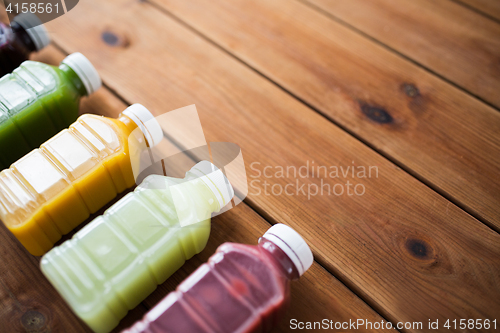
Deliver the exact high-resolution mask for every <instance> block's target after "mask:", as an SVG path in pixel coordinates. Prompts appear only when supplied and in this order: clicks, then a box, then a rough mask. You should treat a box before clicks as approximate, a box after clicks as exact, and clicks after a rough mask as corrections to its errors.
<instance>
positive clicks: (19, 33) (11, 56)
mask: <svg viewBox="0 0 500 333" xmlns="http://www.w3.org/2000/svg"><path fill="white" fill-rule="evenodd" d="M49 43H50V38H49V34H48V33H47V30H46V29H45V27H44V26H43V24H42V22H41V21H40V19H39V18H38V17H37V16H36V15H34V14H31V13H26V14H19V15H17V16H16V17H15V18H14V20H12V24H11V25H10V27H9V26H7V25H5V24H3V23H1V22H0V77H2V76H4V75H6V74H8V73H11V72H12V71H13V70H14V69H16V68H17V67H18V66H19V65H20V64H21V63H22V62H23V61H26V60H28V58H29V56H30V54H31V53H32V52H36V51H40V50H41V49H43V48H44V47H46V46H47V45H49Z"/></svg>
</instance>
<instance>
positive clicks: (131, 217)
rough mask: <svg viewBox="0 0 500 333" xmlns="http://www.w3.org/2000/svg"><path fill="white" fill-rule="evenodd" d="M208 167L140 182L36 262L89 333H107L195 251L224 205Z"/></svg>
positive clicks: (228, 190)
mask: <svg viewBox="0 0 500 333" xmlns="http://www.w3.org/2000/svg"><path fill="white" fill-rule="evenodd" d="M233 193H234V192H233V190H232V187H231V185H229V182H228V181H227V179H226V177H225V176H224V174H223V173H222V171H220V170H218V169H216V167H215V166H214V165H213V164H211V163H210V162H208V161H202V162H200V163H198V164H196V165H195V166H194V167H193V168H191V170H189V171H188V172H187V173H186V177H185V178H184V179H177V178H170V177H164V176H158V175H152V176H148V177H147V178H146V179H145V180H144V181H143V183H141V185H139V186H138V187H137V188H136V189H135V191H134V192H132V193H129V194H127V195H126V196H125V197H123V198H122V199H121V200H120V201H118V202H117V203H115V204H114V205H113V206H111V208H109V209H108V210H106V212H105V213H104V215H102V216H99V217H97V218H96V219H94V220H93V221H92V222H90V223H89V224H88V225H86V226H85V227H84V228H82V229H81V230H80V231H78V232H77V233H76V234H75V235H74V236H73V238H72V239H71V240H68V241H66V242H64V243H63V244H62V245H61V246H58V247H55V248H54V249H52V250H51V251H50V252H48V253H47V254H46V255H45V256H43V258H42V261H41V268H42V272H43V274H45V276H46V277H47V278H48V279H49V281H50V282H51V283H52V285H53V286H54V287H55V288H56V289H57V290H58V291H59V293H60V294H61V295H62V297H63V298H64V299H65V300H66V302H68V304H69V305H70V306H71V308H72V309H73V311H74V312H75V313H76V314H77V315H78V316H79V317H80V318H81V319H82V320H83V321H84V322H85V323H87V325H88V326H90V328H92V329H93V330H94V331H95V332H108V331H110V330H111V329H113V328H114V327H115V326H116V325H118V322H119V321H120V320H121V319H122V318H123V317H124V316H125V315H126V314H127V312H128V310H130V309H132V308H134V307H135V306H137V305H138V304H139V303H140V302H141V301H143V300H144V299H145V298H146V297H147V296H148V295H149V294H150V293H151V292H152V291H153V290H155V288H156V287H157V285H159V284H161V283H163V282H164V281H165V280H166V279H167V278H168V277H169V276H170V275H172V274H173V273H174V272H175V271H176V270H178V269H179V268H180V267H181V266H182V265H183V264H184V262H185V261H186V260H187V259H189V258H191V257H192V256H193V255H195V254H197V253H199V252H201V250H203V248H204V247H205V245H206V243H207V240H208V236H209V234H210V217H211V213H212V212H218V211H219V210H220V209H221V208H222V207H224V206H225V205H226V204H227V203H228V202H229V201H230V200H231V198H232V196H233Z"/></svg>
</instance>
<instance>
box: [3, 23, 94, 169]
mask: <svg viewBox="0 0 500 333" xmlns="http://www.w3.org/2000/svg"><path fill="white" fill-rule="evenodd" d="M37 28H38V27H37ZM100 86H101V79H100V78H99V74H98V73H97V71H96V70H95V68H94V67H93V66H92V64H91V63H90V62H89V61H88V60H87V58H85V57H84V56H83V55H82V54H81V53H73V54H71V55H70V56H68V57H67V58H66V59H64V60H63V61H62V63H61V65H60V66H59V67H54V66H50V65H46V64H43V63H39V62H34V61H25V62H24V63H22V64H21V66H20V67H19V68H18V69H16V70H15V71H14V72H13V73H12V74H7V75H5V76H4V77H2V78H1V79H0V168H1V169H4V168H7V167H9V166H10V164H11V163H13V162H14V161H16V160H17V159H19V158H21V157H22V156H24V155H25V154H27V153H28V152H30V151H31V150H33V149H35V148H37V147H39V146H40V145H41V144H42V143H43V142H45V141H47V140H48V139H50V138H51V137H52V136H53V135H55V134H57V133H58V132H59V131H60V130H62V129H64V128H67V127H68V126H69V125H70V124H71V123H73V122H74V121H75V120H76V118H78V109H79V102H80V98H81V97H82V96H84V95H90V94H91V93H93V92H94V91H95V90H97V89H99V87H100Z"/></svg>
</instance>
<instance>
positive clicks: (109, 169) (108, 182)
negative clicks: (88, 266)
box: [0, 104, 163, 256]
mask: <svg viewBox="0 0 500 333" xmlns="http://www.w3.org/2000/svg"><path fill="white" fill-rule="evenodd" d="M150 120H152V121H150ZM144 124H146V126H145V125H144ZM137 127H139V128H141V130H142V133H144V137H142V138H139V139H138V140H129V136H130V134H131V133H132V131H133V130H134V129H136V128H137ZM139 133H141V132H139ZM162 137H163V132H162V130H161V128H160V125H159V124H158V123H157V122H156V121H155V120H154V117H153V115H152V114H151V113H150V112H149V111H148V110H147V109H146V108H145V107H143V106H142V105H140V104H134V105H132V106H131V107H129V108H127V109H126V110H125V111H124V112H123V113H122V114H120V115H119V117H118V119H110V118H105V117H102V116H96V115H91V114H85V115H83V116H81V117H79V118H78V120H77V121H76V122H75V123H74V124H72V125H71V126H70V128H69V129H65V130H63V131H61V132H60V133H59V134H57V135H56V136H54V137H53V138H52V139H50V140H49V141H47V142H45V143H44V144H42V146H41V147H40V149H35V150H33V151H32V152H31V153H29V154H27V155H26V156H24V157H23V158H21V159H20V160H19V161H17V162H15V163H14V164H12V166H11V167H10V169H6V170H3V171H2V172H0V219H1V220H2V221H3V223H4V224H5V225H6V226H7V228H8V229H9V230H10V231H11V232H12V233H13V234H14V236H16V238H17V239H18V240H19V241H20V242H21V244H23V246H24V247H25V248H26V249H27V250H28V251H29V252H30V253H31V254H33V255H36V256H40V255H42V254H44V253H46V252H47V251H48V250H49V249H51V248H52V247H53V246H54V244H55V242H57V241H58V240H59V239H60V238H61V236H62V235H64V234H67V233H68V232H70V231H71V230H72V229H73V228H75V227H76V226H77V225H78V224H80V223H81V222H83V221H84V220H85V219H87V218H88V217H89V215H90V214H91V213H95V212H96V211H97V210H99V209H100V208H101V207H103V206H104V205H105V204H106V203H108V202H109V201H111V200H112V199H113V198H114V197H115V196H116V195H117V193H120V192H122V191H124V190H125V189H127V188H129V187H132V186H133V185H134V184H135V178H134V175H133V171H132V170H133V169H132V163H138V162H139V157H138V153H135V155H134V152H140V146H145V142H144V140H146V141H147V142H148V144H149V146H154V145H156V144H157V143H158V142H159V141H160V140H161V139H162ZM139 140H142V143H141V142H140V141H139ZM129 143H131V144H134V145H136V147H131V146H129Z"/></svg>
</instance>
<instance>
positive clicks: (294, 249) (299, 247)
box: [262, 223, 314, 276]
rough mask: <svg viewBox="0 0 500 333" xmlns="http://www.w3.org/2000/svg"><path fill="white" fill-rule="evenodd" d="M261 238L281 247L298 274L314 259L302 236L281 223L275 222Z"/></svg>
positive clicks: (309, 265)
mask: <svg viewBox="0 0 500 333" xmlns="http://www.w3.org/2000/svg"><path fill="white" fill-rule="evenodd" d="M262 238H265V239H267V240H269V241H271V242H273V243H274V244H276V245H277V246H278V247H279V248H280V249H282V250H283V252H285V254H286V255H287V256H288V257H289V258H290V259H291V260H292V262H293V263H294V264H295V267H296V268H297V271H298V272H299V275H300V276H302V274H304V273H305V272H306V271H307V270H308V269H309V267H311V265H312V263H313V261H314V257H313V254H312V252H311V249H310V248H309V246H308V245H307V243H306V241H305V240H304V238H302V237H301V236H300V235H299V233H298V232H297V231H295V230H293V229H292V228H290V227H289V226H287V225H284V224H282V223H278V224H275V225H273V226H272V227H271V228H269V229H268V230H267V231H266V233H265V234H264V236H262Z"/></svg>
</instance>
